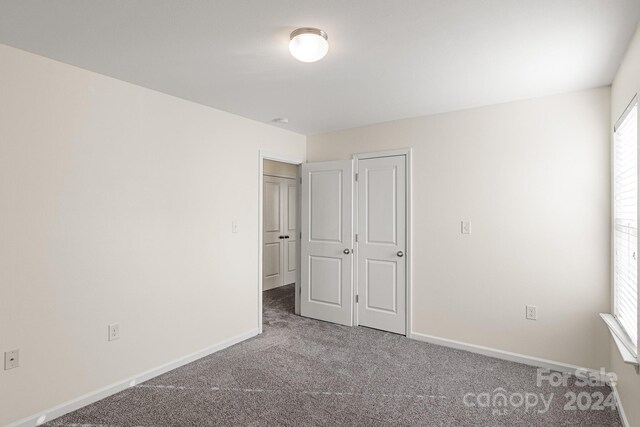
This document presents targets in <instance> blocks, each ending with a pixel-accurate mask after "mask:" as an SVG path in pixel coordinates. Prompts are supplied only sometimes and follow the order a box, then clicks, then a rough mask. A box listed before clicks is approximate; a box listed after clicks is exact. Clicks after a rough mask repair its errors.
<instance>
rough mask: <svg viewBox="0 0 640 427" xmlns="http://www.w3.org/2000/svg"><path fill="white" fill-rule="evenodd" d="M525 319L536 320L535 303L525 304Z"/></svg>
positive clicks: (536, 310) (536, 308) (536, 309)
mask: <svg viewBox="0 0 640 427" xmlns="http://www.w3.org/2000/svg"><path fill="white" fill-rule="evenodd" d="M527 319H528V320H538V307H536V306H535V305H528V306H527Z"/></svg>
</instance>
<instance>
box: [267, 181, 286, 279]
mask: <svg viewBox="0 0 640 427" xmlns="http://www.w3.org/2000/svg"><path fill="white" fill-rule="evenodd" d="M263 199H264V209H263V219H264V224H263V229H264V237H263V239H264V248H263V251H262V254H263V255H262V259H263V261H262V274H263V277H262V289H263V290H265V291H266V290H268V289H272V288H275V287H278V286H282V284H283V277H284V274H283V271H282V252H283V247H284V243H283V242H284V239H283V237H282V236H283V227H282V205H283V203H282V192H281V191H280V178H276V177H272V176H267V175H265V176H264V188H263Z"/></svg>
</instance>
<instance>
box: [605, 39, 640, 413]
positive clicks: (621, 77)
mask: <svg viewBox="0 0 640 427" xmlns="http://www.w3.org/2000/svg"><path fill="white" fill-rule="evenodd" d="M638 92H640V27H639V28H638V30H637V31H636V34H635V36H634V38H633V40H632V42H631V45H630V46H629V49H628V51H627V54H626V56H625V59H624V60H623V62H622V65H621V66H620V69H619V70H618V74H617V76H616V78H615V80H614V81H613V84H612V86H611V125H610V129H613V125H614V124H615V123H616V122H617V121H618V119H619V118H620V116H621V115H622V113H623V112H624V110H625V109H626V108H627V105H629V102H630V101H631V99H632V98H633V96H634V95H635V94H637V93H638ZM638 142H639V143H640V141H638ZM609 342H610V349H611V368H610V370H611V371H613V372H615V373H616V374H617V375H618V392H619V393H620V398H621V400H622V406H623V407H624V410H625V413H626V415H627V418H628V420H629V424H630V425H632V426H640V405H638V401H640V375H638V373H637V372H636V370H635V368H633V367H632V366H629V365H626V364H625V363H624V362H623V361H622V358H621V357H620V353H619V351H618V348H617V347H616V345H615V343H614V342H613V340H612V339H611V340H610V341H609Z"/></svg>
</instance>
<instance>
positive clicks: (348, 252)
mask: <svg viewBox="0 0 640 427" xmlns="http://www.w3.org/2000/svg"><path fill="white" fill-rule="evenodd" d="M342 252H344V254H345V255H349V254H350V253H351V251H350V250H349V249H345V250H344V251H342Z"/></svg>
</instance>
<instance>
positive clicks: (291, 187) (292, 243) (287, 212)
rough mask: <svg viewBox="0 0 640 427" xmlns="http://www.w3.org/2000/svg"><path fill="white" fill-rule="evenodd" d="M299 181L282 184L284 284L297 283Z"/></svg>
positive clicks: (285, 179) (285, 180)
mask: <svg viewBox="0 0 640 427" xmlns="http://www.w3.org/2000/svg"><path fill="white" fill-rule="evenodd" d="M296 181H297V180H295V179H289V178H283V182H282V187H281V191H282V193H281V194H282V199H283V200H284V207H283V213H284V218H283V221H282V222H283V223H284V233H285V240H284V248H283V251H284V254H283V257H282V260H283V268H282V271H283V273H284V284H285V285H288V284H290V283H295V281H296V270H297V269H298V266H297V263H298V259H297V258H298V257H297V256H296V254H297V250H298V229H297V224H296V220H297V215H296V208H297V206H296V197H297V193H298V185H297V183H296Z"/></svg>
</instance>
